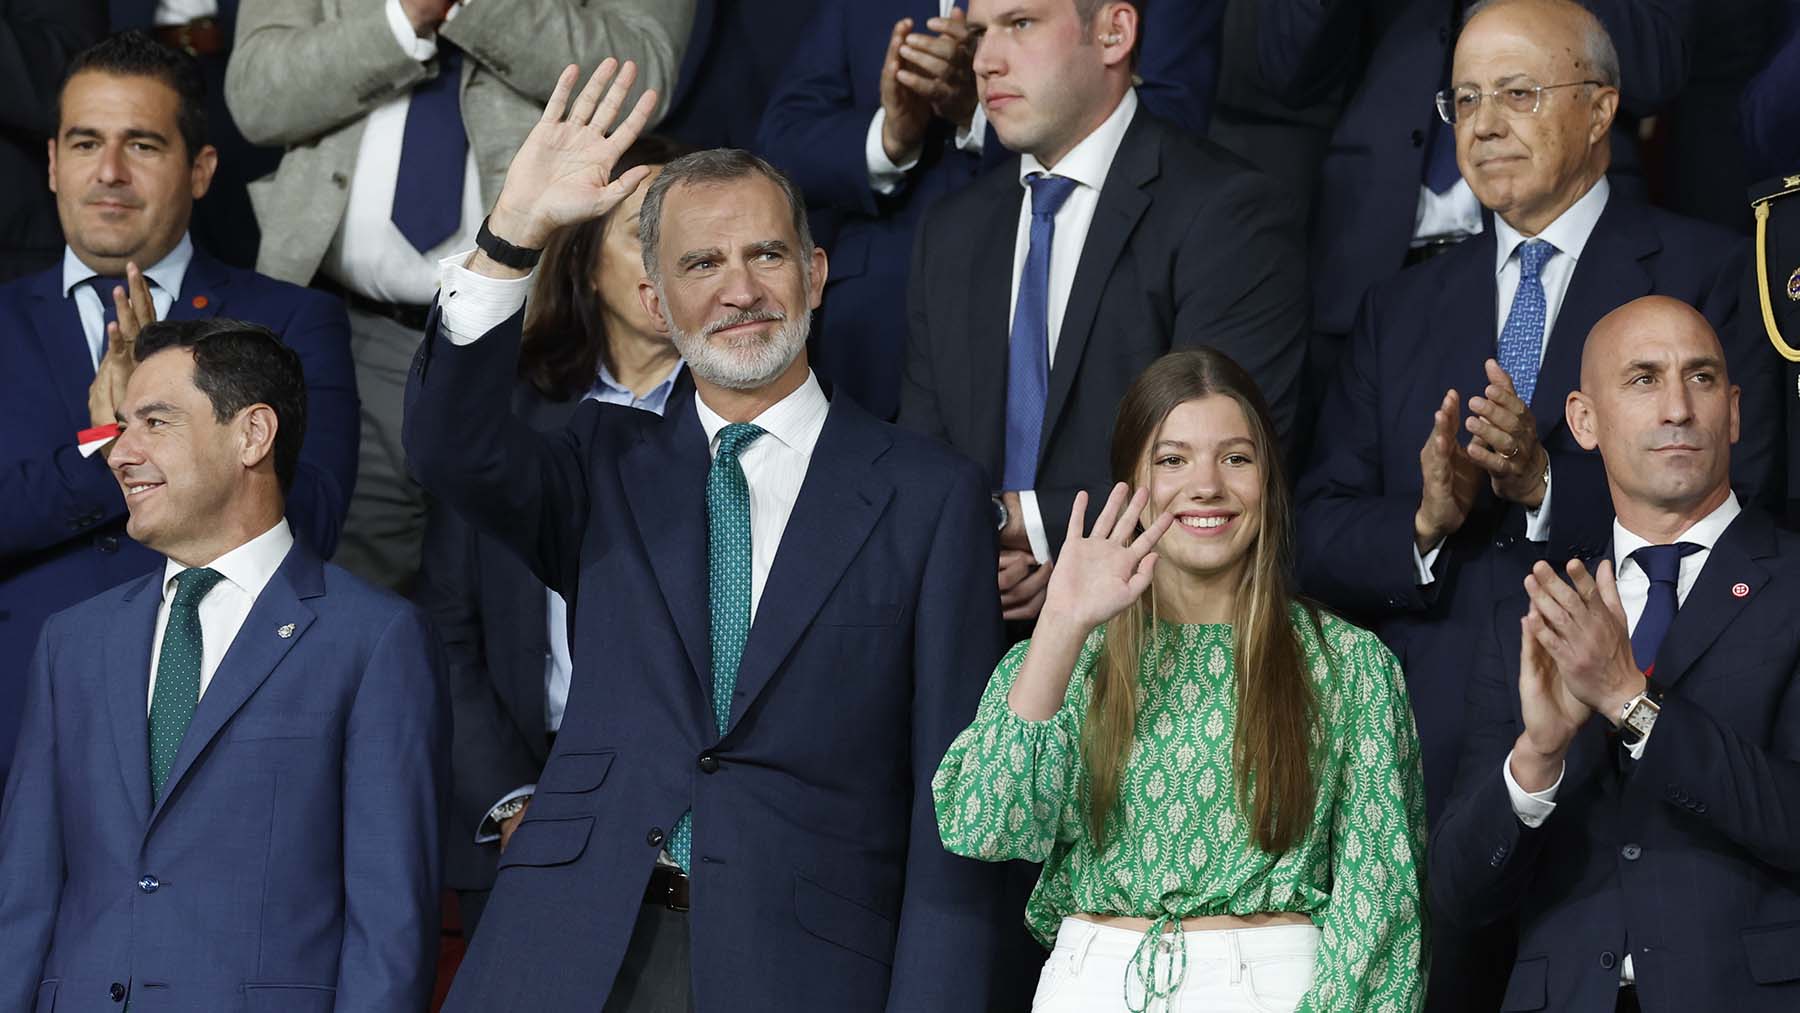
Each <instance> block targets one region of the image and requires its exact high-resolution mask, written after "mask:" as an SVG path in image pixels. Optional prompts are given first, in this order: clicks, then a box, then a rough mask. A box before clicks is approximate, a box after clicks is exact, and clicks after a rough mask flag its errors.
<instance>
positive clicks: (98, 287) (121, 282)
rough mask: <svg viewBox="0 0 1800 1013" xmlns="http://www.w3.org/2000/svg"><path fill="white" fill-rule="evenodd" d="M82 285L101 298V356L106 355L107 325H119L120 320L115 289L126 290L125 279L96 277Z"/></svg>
mask: <svg viewBox="0 0 1800 1013" xmlns="http://www.w3.org/2000/svg"><path fill="white" fill-rule="evenodd" d="M82 284H83V285H86V286H87V287H88V288H91V289H93V290H94V294H95V295H97V296H99V297H100V354H101V355H105V354H106V346H107V344H108V342H107V339H106V325H107V324H111V323H117V322H118V319H119V307H118V304H117V303H115V302H113V289H115V288H124V287H125V279H124V278H108V277H106V276H105V275H95V276H94V277H92V278H89V279H88V280H87V281H84V282H82Z"/></svg>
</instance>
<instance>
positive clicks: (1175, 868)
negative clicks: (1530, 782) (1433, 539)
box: [932, 605, 1425, 1013]
mask: <svg viewBox="0 0 1800 1013" xmlns="http://www.w3.org/2000/svg"><path fill="white" fill-rule="evenodd" d="M1293 615H1294V622H1295V625H1296V627H1297V628H1298V629H1299V630H1300V631H1301V633H1300V636H1301V640H1302V642H1303V645H1304V649H1305V654H1306V659H1307V662H1308V664H1309V667H1310V668H1311V672H1312V680H1313V689H1314V694H1315V696H1316V698H1317V700H1318V704H1319V714H1320V718H1321V720H1320V722H1319V726H1318V728H1317V729H1316V730H1315V732H1314V738H1313V752H1312V755H1313V769H1314V771H1315V772H1316V773H1315V784H1316V786H1317V796H1318V798H1317V804H1316V808H1315V809H1314V811H1313V817H1312V822H1311V824H1310V825H1309V826H1308V828H1307V830H1306V833H1305V836H1304V837H1303V838H1302V839H1301V840H1300V842H1299V844H1298V845H1297V846H1295V847H1294V848H1293V849H1292V850H1291V851H1288V852H1286V853H1285V854H1281V855H1278V856H1276V855H1269V854H1266V853H1264V852H1263V851H1261V850H1260V849H1258V848H1257V847H1256V845H1255V844H1254V843H1253V841H1252V839H1251V836H1250V833H1249V827H1248V820H1247V819H1246V815H1245V813H1244V812H1243V811H1242V810H1240V809H1239V807H1238V804H1237V788H1236V780H1235V779H1234V776H1233V773H1232V761H1231V753H1232V738H1233V729H1234V727H1235V721H1234V715H1235V713H1236V710H1237V690H1236V686H1235V681H1234V678H1233V674H1232V673H1233V667H1232V637H1231V627H1230V626H1228V625H1206V626H1181V625H1174V624H1170V623H1163V622H1160V621H1159V622H1158V623H1157V624H1156V630H1155V635H1154V636H1153V637H1152V638H1151V640H1150V643H1149V644H1148V645H1147V649H1146V652H1145V664H1144V668H1143V670H1144V672H1145V675H1144V676H1143V678H1141V680H1140V686H1139V688H1138V714H1137V725H1136V729H1135V733H1134V741H1133V745H1132V752H1131V757H1130V760H1129V761H1128V762H1127V764H1126V769H1125V773H1124V776H1123V778H1122V779H1121V782H1120V785H1119V806H1118V808H1117V809H1115V810H1114V815H1113V817H1112V820H1111V821H1110V825H1109V827H1108V832H1107V841H1106V847H1105V848H1104V849H1098V850H1097V849H1096V848H1095V846H1094V840H1093V837H1092V835H1091V834H1090V833H1089V830H1088V821H1087V818H1086V813H1087V798H1088V778H1087V771H1086V767H1085V766H1084V764H1083V763H1082V761H1081V755H1080V742H1081V729H1082V724H1083V722H1084V720H1085V717H1086V714H1087V706H1088V699H1089V693H1090V683H1089V676H1090V674H1091V673H1092V671H1093V668H1094V665H1095V663H1096V661H1098V660H1099V658H1100V657H1101V656H1102V653H1103V652H1102V650H1101V648H1102V645H1103V643H1104V641H1105V628H1104V627H1102V628H1100V629H1096V630H1095V631H1094V633H1093V634H1092V635H1091V636H1089V637H1088V639H1087V643H1086V644H1085V645H1084V646H1083V648H1082V651H1081V657H1080V660H1079V661H1078V662H1077V663H1076V665H1075V672H1074V675H1073V677H1072V678H1071V679H1070V680H1069V689H1068V693H1067V695H1066V696H1065V697H1064V699H1063V705H1062V708H1061V709H1060V710H1058V711H1057V712H1056V714H1054V715H1052V716H1051V717H1050V718H1049V719H1047V720H1044V721H1026V720H1024V719H1023V718H1020V717H1019V716H1017V715H1016V714H1014V713H1013V712H1012V709H1011V707H1009V706H1008V705H1007V694H1008V693H1009V692H1010V691H1011V689H1012V685H1013V680H1014V678H1016V677H1017V675H1018V673H1019V667H1020V665H1021V664H1023V662H1024V660H1025V652H1026V649H1027V648H1028V647H1029V646H1030V641H1026V642H1025V643H1021V644H1019V645H1017V646H1015V647H1014V648H1013V649H1012V650H1011V651H1010V652H1008V654H1007V655H1006V657H1005V658H1004V659H1003V660H1002V661H1001V662H1000V665H999V667H998V668H996V669H995V670H994V675H993V678H992V680H990V681H989V683H988V687H987V691H986V693H984V694H983V696H982V699H981V705H980V708H979V710H978V711H977V712H976V715H975V722H974V724H972V725H970V726H969V728H968V729H966V730H965V731H964V732H963V733H962V734H961V735H959V736H957V738H956V741H955V742H954V743H952V744H951V746H950V751H949V753H948V754H946V755H945V757H944V761H943V763H942V764H941V765H940V766H939V767H938V771H937V776H936V778H935V779H934V780H933V781H932V792H933V795H934V797H935V800H936V803H937V818H938V829H939V833H940V834H941V835H942V837H943V840H944V845H945V847H947V848H948V849H949V850H950V851H952V852H954V853H956V854H959V855H966V856H968V857H970V858H979V859H986V860H992V861H1000V860H1006V859H1027V860H1029V861H1034V862H1042V863H1043V864H1044V871H1043V875H1042V876H1041V877H1040V878H1039V880H1038V884H1037V888H1036V889H1035V890H1034V891H1032V894H1031V899H1030V900H1029V901H1028V902H1027V903H1026V906H1025V921H1026V924H1027V925H1028V926H1029V927H1030V929H1031V931H1032V934H1033V935H1035V936H1036V937H1037V938H1038V940H1039V941H1040V942H1041V943H1043V944H1044V945H1045V946H1050V945H1052V944H1053V943H1054V941H1055V937H1056V931H1057V926H1058V925H1059V923H1060V922H1061V920H1062V918H1063V917H1064V916H1066V915H1071V914H1076V913H1090V914H1101V915H1121V916H1127V917H1136V918H1151V919H1158V918H1162V919H1168V918H1171V917H1173V918H1189V917H1202V916H1207V915H1253V914H1257V913H1259V912H1297V913H1300V914H1305V915H1309V916H1311V918H1312V920H1313V922H1314V923H1315V924H1317V925H1318V926H1319V927H1320V929H1321V936H1320V944H1319V952H1318V963H1317V968H1316V970H1315V972H1314V977H1313V984H1312V988H1311V990H1310V991H1308V992H1307V994H1306V997H1305V999H1304V1000H1303V1001H1302V1002H1301V1004H1300V1007H1299V1008H1300V1010H1302V1011H1317V1013H1326V1011H1330V1013H1343V1011H1362V1010H1369V1011H1384V1013H1385V1011H1395V1013H1405V1011H1411V1010H1416V1009H1418V1008H1419V1006H1420V1004H1421V1002H1422V1000H1423V995H1424V987H1425V983H1424V971H1423V968H1424V958H1425V955H1424V941H1423V939H1424V926H1423V915H1422V911H1423V906H1422V903H1421V893H1422V888H1423V877H1424V873H1425V792H1424V786H1423V783H1422V780H1421V775H1420V769H1419V742H1418V733H1417V731H1416V730H1415V729H1414V727H1413V719H1412V710H1411V708H1410V707H1409V706H1408V705H1407V698H1406V689H1405V685H1404V682H1403V680H1402V677H1401V673H1400V665H1399V662H1397V661H1396V660H1395V658H1394V656H1393V655H1392V654H1391V653H1389V652H1388V650H1387V648H1386V647H1384V646H1383V645H1382V643H1381V642H1380V641H1379V640H1377V639H1376V638H1375V636H1374V634H1372V633H1369V632H1368V631H1366V630H1363V629H1360V628H1358V627H1356V626H1353V625H1351V624H1349V623H1347V622H1345V621H1343V620H1341V619H1339V618H1337V617H1335V616H1332V615H1329V614H1322V615H1321V617H1320V618H1321V622H1322V626H1323V630H1324V634H1325V638H1326V640H1327V641H1328V642H1329V644H1330V647H1331V650H1330V652H1327V651H1325V650H1324V649H1323V647H1324V645H1322V644H1321V643H1320V642H1319V640H1318V638H1317V637H1316V636H1315V634H1314V627H1313V625H1312V622H1311V621H1310V619H1308V618H1307V617H1306V615H1305V612H1304V610H1303V609H1302V608H1301V606H1299V605H1295V606H1294V607H1293ZM1151 672H1154V673H1155V674H1154V675H1151V674H1149V673H1151ZM1153 931H1154V929H1153ZM1151 949H1155V947H1151ZM1153 959H1154V958H1153ZM1139 972H1140V975H1142V974H1143V969H1142V965H1140V967H1139ZM1158 977H1159V976H1158V975H1156V974H1154V973H1152V974H1151V975H1150V977H1149V980H1150V981H1155V980H1157V979H1158Z"/></svg>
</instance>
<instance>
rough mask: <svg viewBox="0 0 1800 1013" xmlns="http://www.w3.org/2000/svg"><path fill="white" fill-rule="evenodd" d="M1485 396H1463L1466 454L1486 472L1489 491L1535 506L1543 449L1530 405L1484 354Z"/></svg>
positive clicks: (1545, 458)
mask: <svg viewBox="0 0 1800 1013" xmlns="http://www.w3.org/2000/svg"><path fill="white" fill-rule="evenodd" d="M1484 368H1485V369H1486V370H1487V377H1488V385H1487V389H1486V390H1485V391H1483V392H1482V393H1483V394H1485V395H1486V396H1485V397H1472V398H1470V399H1469V421H1468V429H1469V433H1470V435H1471V436H1473V437H1474V439H1473V440H1471V441H1470V442H1469V459H1470V460H1472V461H1474V462H1475V465H1476V466H1477V467H1479V468H1480V469H1481V470H1482V471H1485V472H1487V474H1488V478H1489V481H1490V482H1491V483H1492V484H1493V487H1494V495H1496V496H1498V497H1500V498H1501V499H1504V500H1510V501H1512V502H1514V503H1522V504H1524V505H1525V506H1527V507H1530V508H1531V509H1533V510H1536V509H1537V508H1538V506H1539V505H1540V504H1542V503H1543V502H1544V490H1545V483H1544V471H1545V469H1546V468H1548V467H1549V463H1550V459H1549V454H1548V453H1547V452H1546V451H1545V450H1544V445H1543V444H1541V443H1539V442H1538V435H1537V419H1536V418H1535V417H1533V416H1532V414H1531V406H1529V405H1527V404H1526V403H1525V402H1524V400H1522V399H1521V398H1520V397H1519V395H1518V392H1517V391H1515V390H1514V389H1513V382H1512V377H1510V376H1507V375H1506V370H1504V369H1501V368H1500V363H1498V362H1496V361H1495V360H1493V359H1489V360H1488V361H1487V363H1486V365H1485V367H1484Z"/></svg>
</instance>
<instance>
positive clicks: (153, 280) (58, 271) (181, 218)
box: [0, 33, 358, 762]
mask: <svg viewBox="0 0 1800 1013" xmlns="http://www.w3.org/2000/svg"><path fill="white" fill-rule="evenodd" d="M200 87H201V86H200V84H199V71H198V70H197V69H196V68H195V67H194V64H193V61H192V60H190V59H189V58H188V57H186V56H184V55H182V54H180V53H177V52H175V51H173V50H171V49H168V48H167V47H164V46H162V45H159V44H158V43H155V42H153V41H151V40H150V39H148V38H146V37H144V36H142V35H139V34H135V33H126V34H123V35H117V36H114V37H112V38H110V39H107V40H105V41H103V42H101V43H99V44H98V45H96V46H94V47H93V48H91V49H89V50H87V51H86V52H84V53H82V54H81V55H80V56H79V57H77V59H76V61H75V63H74V64H73V68H72V70H71V71H70V74H69V76H68V78H67V80H66V82H65V84H64V85H63V89H62V97H61V103H60V106H59V108H60V119H59V124H60V125H59V127H58V131H57V135H56V137H55V138H54V139H53V140H52V141H51V142H50V145H49V147H50V155H51V164H52V170H53V172H52V176H51V187H52V189H54V190H55V191H56V203H57V211H58V214H59V217H60V218H61V220H62V229H63V233H64V235H65V236H66V237H67V242H68V245H67V246H66V247H65V248H64V251H63V256H62V263H61V264H60V265H59V266H58V267H55V268H52V269H50V270H48V271H45V272H42V273H39V274H34V275H29V276H27V277H24V278H20V279H18V280H16V281H14V282H12V283H10V284H7V285H5V286H0V333H3V334H5V335H6V340H5V341H3V342H0V433H4V434H5V436H4V438H0V762H4V758H6V757H10V756H11V755H12V751H13V750H12V747H13V736H14V734H15V730H16V728H17V724H16V722H17V721H18V715H19V708H20V701H21V699H22V694H23V689H24V684H23V678H24V666H25V662H26V660H27V659H28V658H29V657H30V656H31V648H32V645H33V644H34V643H35V642H36V640H37V636H38V630H39V629H40V628H41V627H42V625H43V622H44V620H45V618H47V617H48V616H49V615H50V614H51V613H53V612H55V611H57V610H58V609H62V608H66V607H68V606H70V605H73V604H74V603H76V602H78V601H81V600H82V599H84V598H88V597H90V596H92V595H94V594H97V593H99V592H100V591H102V590H104V589H106V588H109V587H112V586H113V585H115V584H118V583H119V582H121V581H124V580H127V579H129V578H132V577H136V576H139V575H141V574H144V573H148V572H149V571H150V570H152V569H154V568H155V567H157V566H158V565H160V560H159V559H158V558H157V554H156V553H154V552H152V551H150V550H149V549H147V548H145V547H144V546H142V545H139V544H137V543H136V542H134V541H132V540H131V539H130V538H128V537H127V536H126V532H125V523H124V522H125V514H126V503H125V497H124V496H122V495H121V494H120V492H119V488H118V484H117V483H116V482H114V481H113V480H112V477H111V476H110V475H108V474H107V471H106V464H105V461H104V460H103V459H100V458H98V457H94V458H88V459H83V458H82V457H81V455H80V454H79V453H78V451H77V449H76V434H77V433H78V432H80V431H82V430H85V429H88V428H89V427H92V426H99V425H104V424H106V423H108V422H111V421H112V413H113V408H114V405H113V404H112V403H111V399H112V398H113V397H114V396H115V394H114V393H113V392H114V391H116V390H117V389H118V386H120V385H122V383H123V380H124V378H125V377H126V376H128V375H129V374H130V371H131V367H132V361H131V358H130V357H129V356H128V355H124V354H121V352H122V349H121V348H120V347H119V345H118V343H117V342H116V341H115V342H113V346H112V354H110V355H109V354H107V349H108V344H109V343H108V338H107V328H108V325H114V326H116V325H118V324H120V323H123V324H125V325H126V326H128V327H130V326H134V321H135V320H137V319H138V318H140V317H142V318H149V317H154V318H159V319H173V320H193V319H201V318H207V317H214V316H218V315H220V314H225V315H229V316H231V317H233V318H237V319H242V320H251V321H255V322H256V323H259V324H262V325H264V326H266V327H268V328H270V329H271V330H273V331H275V332H276V333H277V334H279V335H281V337H282V339H283V340H284V341H286V342H287V344H288V345H289V347H291V348H293V349H294V350H295V351H296V352H298V353H299V354H300V362H301V365H302V366H303V368H304V369H305V373H306V384H307V389H308V400H309V405H310V412H309V414H310V418H309V419H308V425H307V439H306V444H305V446H304V447H302V448H301V451H300V461H299V466H298V468H297V470H296V472H295V478H294V487H293V490H292V492H291V493H290V494H289V495H288V496H287V498H286V499H287V506H288V515H289V518H290V520H291V521H292V523H293V525H294V531H295V533H296V535H298V536H299V537H300V538H301V539H302V540H303V541H305V542H306V543H307V545H308V547H309V548H311V549H312V550H313V551H314V552H315V553H318V554H319V555H320V556H322V557H326V556H329V555H330V554H331V552H332V550H333V549H334V548H335V547H336V545H337V540H338V531H339V530H340V528H341V526H342V524H343V520H344V514H345V511H346V509H347V504H348V502H349V494H350V484H351V482H352V481H353V480H354V479H355V475H356V440H357V426H358V424H357V405H356V384H355V373H354V370H353V368H352V366H351V363H350V347H349V341H350V339H349V325H348V323H347V321H346V320H345V316H344V310H343V307H342V306H341V305H339V304H338V303H337V302H336V301H335V300H333V299H331V298H329V297H327V296H323V295H320V294H318V293H314V292H309V291H307V290H305V289H302V288H299V287H297V286H294V285H287V284H283V283H281V282H277V281H273V280H271V279H268V278H264V277H262V276H261V275H257V274H254V273H252V272H250V271H240V270H237V269H234V268H229V267H226V266H225V265H223V264H221V263H219V262H218V261H217V260H214V259H213V258H211V257H209V256H208V255H207V254H206V253H205V252H204V251H202V250H200V249H198V248H196V247H195V246H194V244H193V242H192V241H191V240H190V239H189V238H188V234H187V225H188V219H189V215H190V212H191V210H192V208H193V202H194V200H195V198H196V197H198V196H199V195H201V194H203V193H205V192H206V190H207V187H208V185H209V184H210V182H211V178H212V172H213V168H214V165H215V163H216V160H217V156H216V155H215V153H214V151H213V149H212V148H211V147H210V146H209V145H207V144H206V140H205V128H206V119H205V114H204V111H203V109H202V107H201V104H200V90H199V89H200ZM128 275H130V276H131V277H132V278H133V279H134V280H133V281H132V282H131V283H130V284H129V285H127V276H128ZM126 288H129V289H130V290H131V291H132V293H134V295H133V296H132V297H129V298H127V299H126V306H125V313H124V317H123V319H122V320H121V319H118V318H119V317H120V305H119V303H117V302H116V301H115V298H114V292H115V289H126ZM105 363H110V366H109V368H108V369H107V370H105V371H104V374H105V375H104V376H102V371H101V370H100V369H99V367H100V366H101V365H102V364H105ZM96 399H98V400H96Z"/></svg>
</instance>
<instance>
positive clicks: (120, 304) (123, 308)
mask: <svg viewBox="0 0 1800 1013" xmlns="http://www.w3.org/2000/svg"><path fill="white" fill-rule="evenodd" d="M128 270H129V269H128ZM126 284H130V278H129V276H128V277H127V279H126ZM112 300H113V317H114V318H115V319H117V320H118V321H119V329H120V331H121V332H122V331H123V330H124V324H125V322H126V321H129V320H135V319H136V318H135V317H133V316H132V314H131V293H130V290H128V289H127V288H126V287H125V286H124V285H114V286H113V289H112ZM107 333H108V334H111V333H112V328H111V327H110V326H109V327H108V328H107Z"/></svg>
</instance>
